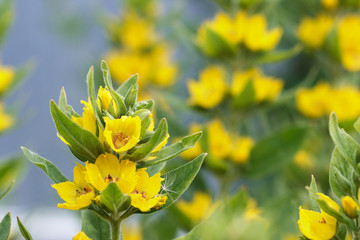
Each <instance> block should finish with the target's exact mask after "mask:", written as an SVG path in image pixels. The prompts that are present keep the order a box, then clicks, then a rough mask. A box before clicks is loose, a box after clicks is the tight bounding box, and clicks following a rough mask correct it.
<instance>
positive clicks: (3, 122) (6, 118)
mask: <svg viewBox="0 0 360 240" xmlns="http://www.w3.org/2000/svg"><path fill="white" fill-rule="evenodd" d="M14 123H15V119H14V118H13V117H12V116H11V115H9V114H7V113H5V106H4V104H3V103H2V102H0V133H1V132H3V131H5V130H7V129H9V128H10V127H11V126H13V125H14Z"/></svg>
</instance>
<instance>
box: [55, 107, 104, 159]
mask: <svg viewBox="0 0 360 240" xmlns="http://www.w3.org/2000/svg"><path fill="white" fill-rule="evenodd" d="M50 108H51V115H52V117H53V119H54V122H55V125H56V128H57V130H58V132H59V134H60V135H61V136H62V137H63V138H64V139H65V140H66V141H67V142H68V143H69V144H70V146H71V151H74V152H76V153H77V154H76V156H77V157H78V155H81V156H84V157H85V158H86V159H80V158H79V159H80V160H81V161H84V160H87V161H90V162H95V160H96V158H97V157H98V156H99V155H101V154H103V153H104V148H103V146H102V144H101V143H100V141H99V139H98V138H97V137H96V136H95V135H94V134H93V133H91V132H90V131H88V130H86V129H83V128H82V127H80V126H79V125H78V124H76V123H75V122H73V121H72V120H71V119H70V118H68V117H67V116H66V115H65V114H64V113H63V112H61V111H60V109H59V108H58V107H57V105H56V103H55V102H54V101H51V103H50Z"/></svg>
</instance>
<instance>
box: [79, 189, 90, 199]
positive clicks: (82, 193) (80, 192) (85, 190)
mask: <svg viewBox="0 0 360 240" xmlns="http://www.w3.org/2000/svg"><path fill="white" fill-rule="evenodd" d="M89 192H91V188H89V187H84V188H83V189H80V190H79V189H76V196H77V197H79V196H81V195H84V194H87V193H89Z"/></svg>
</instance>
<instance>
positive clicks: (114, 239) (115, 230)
mask: <svg viewBox="0 0 360 240" xmlns="http://www.w3.org/2000/svg"><path fill="white" fill-rule="evenodd" d="M120 222H121V221H120V220H113V219H112V220H110V226H111V240H121V233H120Z"/></svg>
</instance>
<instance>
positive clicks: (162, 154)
mask: <svg viewBox="0 0 360 240" xmlns="http://www.w3.org/2000/svg"><path fill="white" fill-rule="evenodd" d="M201 135H202V132H197V133H194V134H191V135H189V136H186V137H184V138H182V139H181V140H180V141H179V142H177V143H174V144H172V145H170V146H168V147H164V148H162V149H161V150H159V151H158V152H155V153H153V154H151V155H150V156H151V157H152V156H154V157H156V158H155V159H154V160H150V161H144V162H141V163H139V166H141V167H149V166H153V165H156V164H159V163H162V162H165V161H168V160H170V159H172V158H174V157H176V156H177V155H179V154H180V153H182V152H184V151H186V150H187V149H189V148H192V147H194V145H195V143H196V142H197V141H198V140H199V139H200V137H201Z"/></svg>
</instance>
